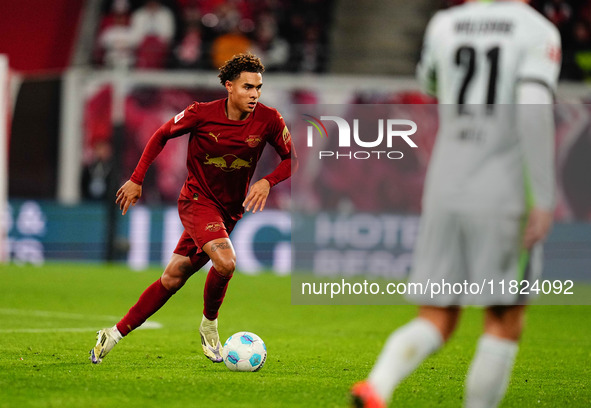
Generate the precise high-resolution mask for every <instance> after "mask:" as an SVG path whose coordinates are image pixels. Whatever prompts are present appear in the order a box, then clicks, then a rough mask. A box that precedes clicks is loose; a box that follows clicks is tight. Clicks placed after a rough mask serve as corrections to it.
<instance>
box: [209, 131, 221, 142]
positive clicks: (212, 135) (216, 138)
mask: <svg viewBox="0 0 591 408" xmlns="http://www.w3.org/2000/svg"><path fill="white" fill-rule="evenodd" d="M208 135H209V136H211V137H213V138H214V139H215V141H216V143H219V140H218V137H220V135H221V133H218V134H217V136H216V135H214V134H213V132H209V133H208Z"/></svg>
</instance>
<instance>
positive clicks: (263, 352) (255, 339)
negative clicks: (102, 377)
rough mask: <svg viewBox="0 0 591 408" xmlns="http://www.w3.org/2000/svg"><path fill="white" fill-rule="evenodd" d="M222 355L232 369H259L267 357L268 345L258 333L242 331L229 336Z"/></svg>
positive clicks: (227, 365)
mask: <svg viewBox="0 0 591 408" xmlns="http://www.w3.org/2000/svg"><path fill="white" fill-rule="evenodd" d="M222 357H223V358H224V363H225V364H226V367H228V368H229V369H230V370H232V371H258V370H260V369H261V368H262V367H263V364H265V360H266V359H267V346H265V342H264V341H263V340H262V339H261V338H260V337H259V336H257V335H256V334H254V333H250V332H245V331H242V332H238V333H235V334H233V335H231V336H230V337H228V340H226V342H225V343H224V348H223V350H222Z"/></svg>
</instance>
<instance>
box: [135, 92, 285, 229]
mask: <svg viewBox="0 0 591 408" xmlns="http://www.w3.org/2000/svg"><path fill="white" fill-rule="evenodd" d="M225 104H226V99H221V100H217V101H213V102H206V103H199V102H194V103H193V104H192V105H190V106H189V107H187V108H186V109H185V110H184V111H182V112H181V113H179V114H178V115H176V116H175V117H174V118H172V119H171V120H169V121H168V122H166V123H165V124H164V125H162V126H161V127H160V129H159V130H158V131H157V132H156V133H155V134H154V135H153V136H152V138H151V139H150V141H149V142H148V144H147V146H146V148H145V150H144V153H143V154H142V158H141V160H140V162H139V164H138V166H137V167H136V169H135V171H134V173H133V175H132V176H131V181H133V182H134V183H137V184H141V183H142V181H143V179H144V176H145V174H146V171H147V169H148V167H149V165H150V164H151V163H152V161H153V160H154V159H155V158H156V156H157V155H158V153H160V151H161V150H162V148H163V147H164V145H165V144H166V141H167V140H169V139H171V138H174V137H178V136H181V135H183V134H186V133H188V132H189V133H190V137H189V149H188V154H187V169H188V172H189V174H188V177H187V180H186V181H185V184H184V185H183V188H182V190H181V198H188V199H197V200H199V201H204V202H210V203H212V204H214V205H216V206H217V207H218V208H219V209H220V210H222V211H223V213H224V214H225V215H226V216H228V217H230V218H232V219H235V220H237V219H239V218H240V217H241V216H242V213H243V212H244V209H243V207H242V203H243V201H244V199H245V197H246V194H247V192H248V186H249V183H250V179H251V178H252V175H253V173H254V170H255V167H256V164H257V162H258V160H259V158H260V157H261V154H262V152H263V148H264V147H265V145H266V144H267V143H270V144H271V145H272V146H273V147H274V148H275V150H276V151H277V153H278V154H279V155H280V156H281V157H282V158H283V159H285V158H287V157H289V156H290V155H291V135H290V133H289V130H288V129H287V126H286V125H285V122H284V120H283V118H282V117H281V115H280V114H279V112H278V111H277V110H276V109H273V108H270V107H267V106H265V105H263V104H262V103H257V106H256V108H255V109H254V111H253V112H252V113H251V114H250V115H249V116H248V118H247V119H245V120H241V121H236V120H230V119H228V118H227V117H226V111H225ZM270 182H271V181H270ZM271 183H272V184H273V182H271Z"/></svg>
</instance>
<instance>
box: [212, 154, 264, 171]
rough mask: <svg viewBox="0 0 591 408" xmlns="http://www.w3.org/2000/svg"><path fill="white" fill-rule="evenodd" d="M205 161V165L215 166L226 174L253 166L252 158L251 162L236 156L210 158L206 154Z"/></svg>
mask: <svg viewBox="0 0 591 408" xmlns="http://www.w3.org/2000/svg"><path fill="white" fill-rule="evenodd" d="M205 159H206V160H205V161H204V162H203V164H205V165H212V166H215V167H217V168H218V169H220V170H222V171H225V172H231V171H235V170H240V169H242V168H250V167H251V166H252V157H251V158H250V160H249V161H246V160H244V159H241V158H240V157H238V156H236V155H234V154H225V155H223V156H221V157H209V154H206V155H205Z"/></svg>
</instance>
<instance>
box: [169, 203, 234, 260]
mask: <svg viewBox="0 0 591 408" xmlns="http://www.w3.org/2000/svg"><path fill="white" fill-rule="evenodd" d="M178 209H179V217H180V218H181V222H182V223H183V227H185V230H184V231H183V235H181V238H180V239H179V242H178V244H177V246H176V248H175V250H174V253H175V254H178V255H181V256H188V257H189V258H191V262H192V263H193V264H194V265H197V264H201V262H200V259H201V258H202V257H203V256H204V255H205V254H204V253H203V250H202V248H203V246H204V245H205V244H207V243H208V242H209V241H213V240H214V239H218V238H228V237H229V235H230V233H231V232H232V230H233V229H234V226H235V225H236V221H234V220H232V219H228V218H224V217H223V216H222V214H221V213H220V211H219V210H218V209H217V208H216V207H214V206H213V205H208V204H205V203H202V202H199V201H197V200H187V199H179V201H178Z"/></svg>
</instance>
